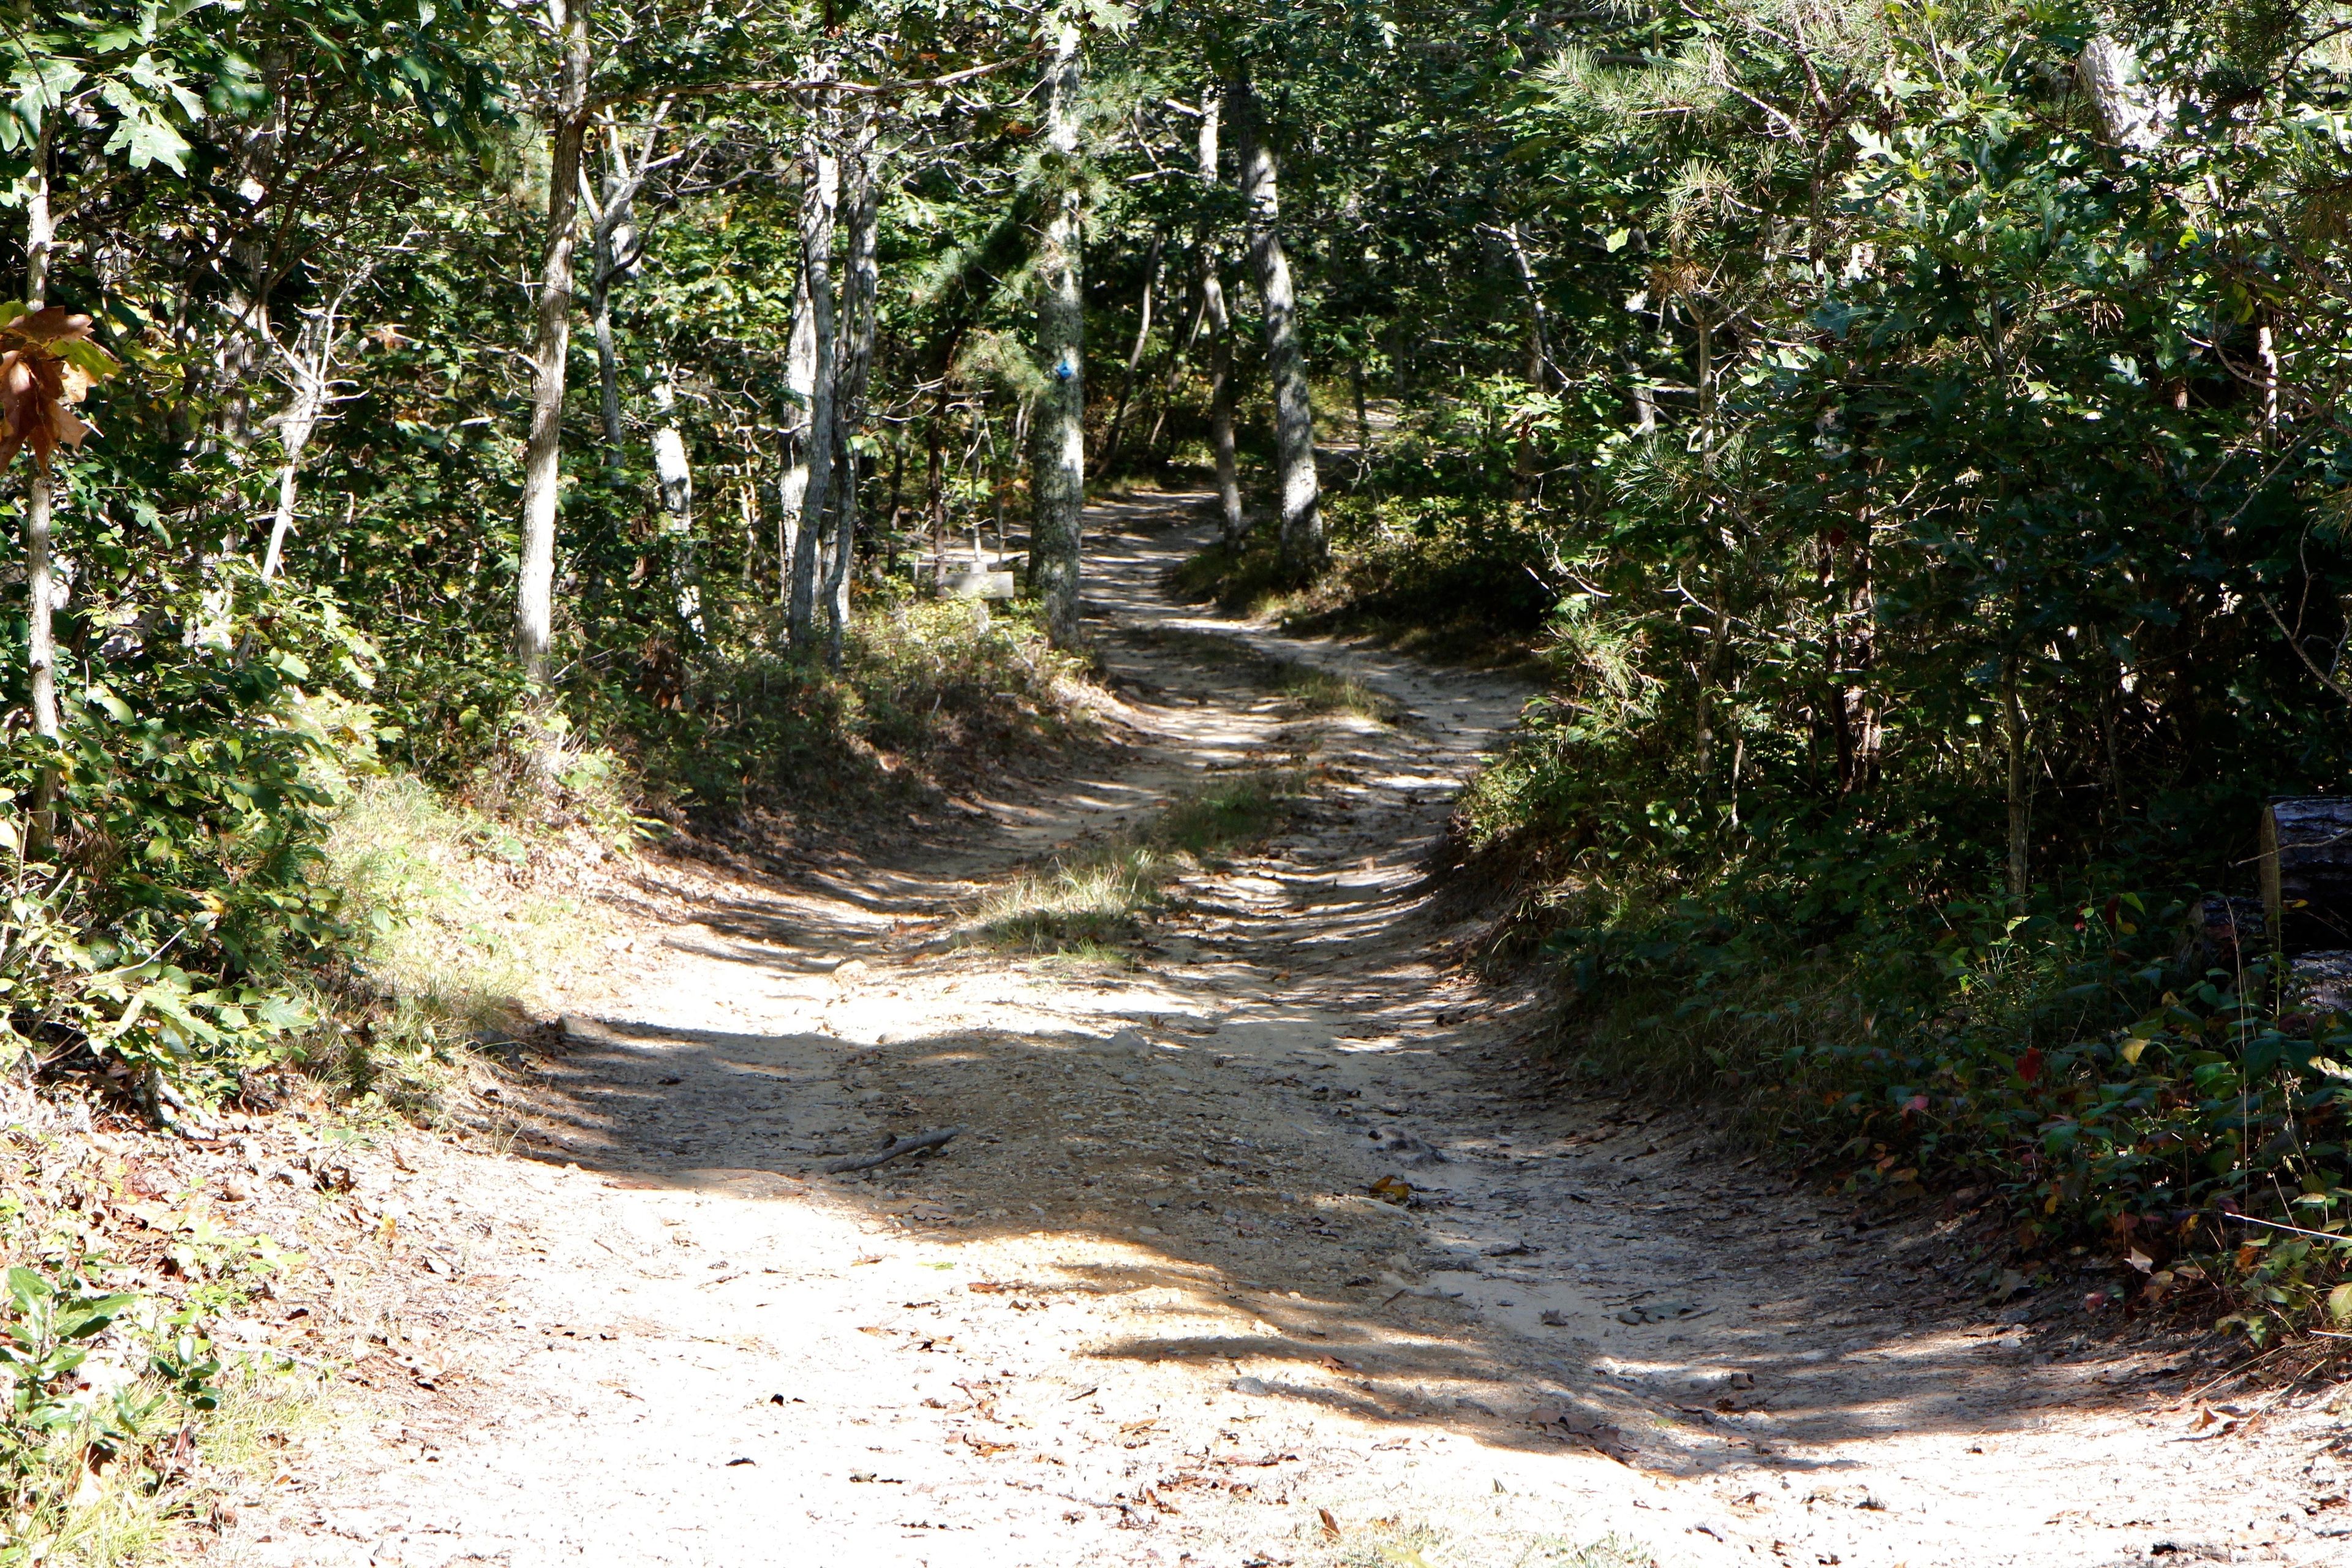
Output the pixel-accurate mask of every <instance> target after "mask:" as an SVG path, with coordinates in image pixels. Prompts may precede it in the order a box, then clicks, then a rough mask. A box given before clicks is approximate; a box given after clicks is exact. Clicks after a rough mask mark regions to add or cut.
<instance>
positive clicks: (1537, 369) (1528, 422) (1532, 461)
mask: <svg viewBox="0 0 2352 1568" xmlns="http://www.w3.org/2000/svg"><path fill="white" fill-rule="evenodd" d="M1507 233H1508V235H1509V237H1510V241H1511V260H1512V262H1513V263H1514V265H1515V266H1516V267H1517V270H1518V274H1519V289H1520V291H1521V292H1522V293H1524V294H1525V295H1526V296H1527V301H1528V387H1529V388H1530V389H1532V390H1534V391H1536V392H1542V391H1544V390H1545V389H1546V388H1547V387H1548V386H1549V384H1550V380H1551V377H1550V370H1549V366H1550V364H1551V344H1550V342H1549V341H1548V338H1547V334H1546V332H1545V331H1544V303H1543V290H1542V289H1540V288H1538V286H1537V283H1536V268H1535V262H1534V260H1533V259H1532V258H1530V257H1529V256H1528V247H1527V241H1526V239H1525V238H1524V237H1522V236H1521V235H1520V233H1519V226H1518V223H1517V220H1514V221H1513V222H1512V224H1511V226H1510V228H1509V229H1508V230H1507ZM1535 489H1536V436H1535V422H1534V421H1533V419H1531V418H1530V419H1525V420H1522V421H1520V423H1519V438H1518V445H1517V450H1516V451H1515V452H1514V453H1513V454H1512V460H1511V499H1513V500H1521V501H1524V500H1530V499H1532V498H1533V497H1534V495H1535Z"/></svg>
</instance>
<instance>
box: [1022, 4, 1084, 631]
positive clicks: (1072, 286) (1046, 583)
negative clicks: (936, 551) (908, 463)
mask: <svg viewBox="0 0 2352 1568" xmlns="http://www.w3.org/2000/svg"><path fill="white" fill-rule="evenodd" d="M1083 72H1084V66H1083V64H1082V61H1081V58H1080V55H1079V52H1078V29H1077V26H1076V23H1064V24H1063V26H1062V29H1061V33H1060V35H1059V37H1057V38H1056V39H1055V46H1054V54H1053V58H1051V59H1050V60H1048V61H1047V62H1046V66H1045V179H1046V181H1047V183H1048V191H1049V195H1048V202H1049V205H1048V209H1047V216H1046V220H1045V231H1044V233H1043V234H1041V235H1040V236H1039V237H1038V246H1037V281H1038V293H1037V366H1038V369H1040V370H1041V371H1043V372H1044V373H1045V391H1044V392H1043V393H1041V394H1040V395H1038V398H1037V404H1036V414H1035V416H1034V422H1033V424H1032V426H1031V446H1030V457H1029V476H1030V477H1029V497H1030V503H1031V515H1030V522H1029V583H1030V587H1031V588H1032V590H1033V591H1034V592H1035V594H1036V595H1037V597H1038V599H1039V600H1040V601H1041V602H1042V604H1043V605H1044V606H1045V634H1046V636H1047V637H1050V638H1051V639H1052V640H1053V642H1054V643H1055V646H1056V647H1076V646H1077V643H1078V641H1079V635H1080V634H1079V625H1078V564H1079V538H1080V531H1081V528H1082V525H1083V524H1082V520H1083V514H1084V512H1085V510H1086V502H1087V432H1086V408H1087V393H1086V365H1085V358H1086V312H1085V301H1084V297H1083V295H1082V292H1081V289H1082V286H1083V279H1084V268H1085V262H1084V258H1083V255H1082V254H1081V248H1080V247H1081V245H1082V243H1083V240H1082V233H1081V228H1080V222H1081V216H1080V208H1079V203H1080V201H1081V195H1080V190H1079V164H1078V160H1079V150H1078V107H1079V95H1080V92H1081V91H1082V89H1083V88H1084V85H1085V77H1084V75H1083Z"/></svg>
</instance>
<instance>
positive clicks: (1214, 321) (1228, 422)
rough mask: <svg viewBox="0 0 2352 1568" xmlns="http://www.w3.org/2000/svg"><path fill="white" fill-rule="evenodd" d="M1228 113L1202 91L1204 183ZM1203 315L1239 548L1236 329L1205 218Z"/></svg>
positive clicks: (1229, 522)
mask: <svg viewBox="0 0 2352 1568" xmlns="http://www.w3.org/2000/svg"><path fill="white" fill-rule="evenodd" d="M1223 115H1224V95H1223V93H1221V92H1218V91H1215V90H1213V89H1212V90H1209V91H1205V92H1203V93H1202V95H1201V130H1200V139H1199V142H1197V144H1196V149H1195V151H1196V156H1197V157H1198V159H1199V172H1200V180H1201V184H1203V185H1205V186H1207V187H1209V189H1210V190H1211V191H1214V189H1215V188H1216V184H1217V135H1218V132H1219V130H1220V128H1221V124H1222V121H1223ZM1200 247H1201V316H1200V320H1201V321H1202V325H1203V326H1204V327H1205V329H1206V330H1207V331H1208V334H1209V450H1210V452H1211V454H1212V455H1213V457H1214V458H1215V460H1216V466H1217V521H1218V525H1219V526H1220V527H1221V528H1222V529H1223V531H1224V538H1225V544H1226V547H1227V548H1228V549H1239V548H1240V547H1241V542H1242V537H1243V535H1244V534H1245V533H1247V532H1248V531H1249V525H1248V522H1247V521H1246V520H1245V519H1244V517H1243V516H1242V480H1241V468H1240V466H1239V465H1238V464H1237V463H1236V462H1235V461H1234V330H1233V321H1232V320H1231V319H1230V318H1229V317H1228V316H1227V315H1226V313H1225V284H1224V279H1223V277H1222V276H1220V274H1221V272H1222V270H1223V269H1222V268H1220V267H1219V266H1218V263H1217V237H1216V233H1215V231H1214V230H1213V227H1212V226H1211V224H1210V220H1209V219H1208V218H1206V217H1203V218H1202V220H1201V238H1200Z"/></svg>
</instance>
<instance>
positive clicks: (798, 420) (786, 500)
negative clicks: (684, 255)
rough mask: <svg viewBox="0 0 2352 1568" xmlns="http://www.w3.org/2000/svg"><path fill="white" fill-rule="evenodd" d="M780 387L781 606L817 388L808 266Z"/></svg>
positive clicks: (794, 550)
mask: <svg viewBox="0 0 2352 1568" xmlns="http://www.w3.org/2000/svg"><path fill="white" fill-rule="evenodd" d="M784 389H785V391H786V392H787V393H788V394H789V396H787V397H786V399H785V400H784V410H783V417H782V420H781V422H780V434H781V435H782V439H783V450H782V458H783V463H784V471H783V473H782V477H780V478H779V479H777V480H776V603H778V604H780V605H789V604H790V603H791V602H792V596H793V561H794V560H795V559H796V558H797V556H798V544H799V541H800V536H801V508H802V507H803V504H805V503H806V501H807V500H808V477H809V470H808V423H809V405H810V404H811V402H812V401H813V400H814V393H815V389H816V317H815V315H814V312H813V311H812V310H810V308H809V291H808V273H807V270H806V268H803V270H802V273H801V280H800V286H799V288H798V289H796V290H795V291H794V294H793V334H792V337H791V338H790V340H788V341H787V342H786V343H785V346H784Z"/></svg>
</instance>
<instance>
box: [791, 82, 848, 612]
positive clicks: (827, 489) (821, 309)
mask: <svg viewBox="0 0 2352 1568" xmlns="http://www.w3.org/2000/svg"><path fill="white" fill-rule="evenodd" d="M825 118H827V116H826V115H824V113H823V112H820V114H819V115H818V116H817V117H816V118H815V119H814V120H813V121H811V123H810V126H809V132H808V141H807V143H806V148H805V151H804V153H803V161H804V163H805V165H806V167H805V169H804V171H803V184H802V187H801V273H802V276H803V277H804V278H806V279H808V301H809V324H810V329H811V331H812V334H813V336H814V343H815V352H814V358H813V360H812V363H811V365H810V375H809V423H808V440H807V441H806V442H805V443H804V444H803V447H802V450H803V452H804V453H805V454H806V462H807V465H808V480H807V486H806V489H804V490H803V492H802V498H801V523H800V537H799V538H797V539H795V540H794V541H793V593H792V603H791V605H789V606H788V607H787V609H786V610H785V613H784V624H785V630H786V634H787V635H788V636H789V637H790V638H791V640H792V645H793V647H808V646H809V644H810V641H811V638H812V637H813V635H814V629H815V622H816V576H817V542H818V541H819V540H820V539H821V538H823V537H824V524H825V518H826V515H827V509H828V504H829V503H830V501H831V500H832V499H833V444H834V413H833V394H834V365H833V362H834V354H835V344H834V323H833V303H834V300H833V228H834V209H835V205H836V204H837V203H838V201H839V199H840V191H841V185H840V181H841V168H840V165H839V164H838V163H836V162H835V159H834V156H833V153H831V152H829V151H828V150H827V149H826V146H825V141H824V131H825V127H824V119H825Z"/></svg>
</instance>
